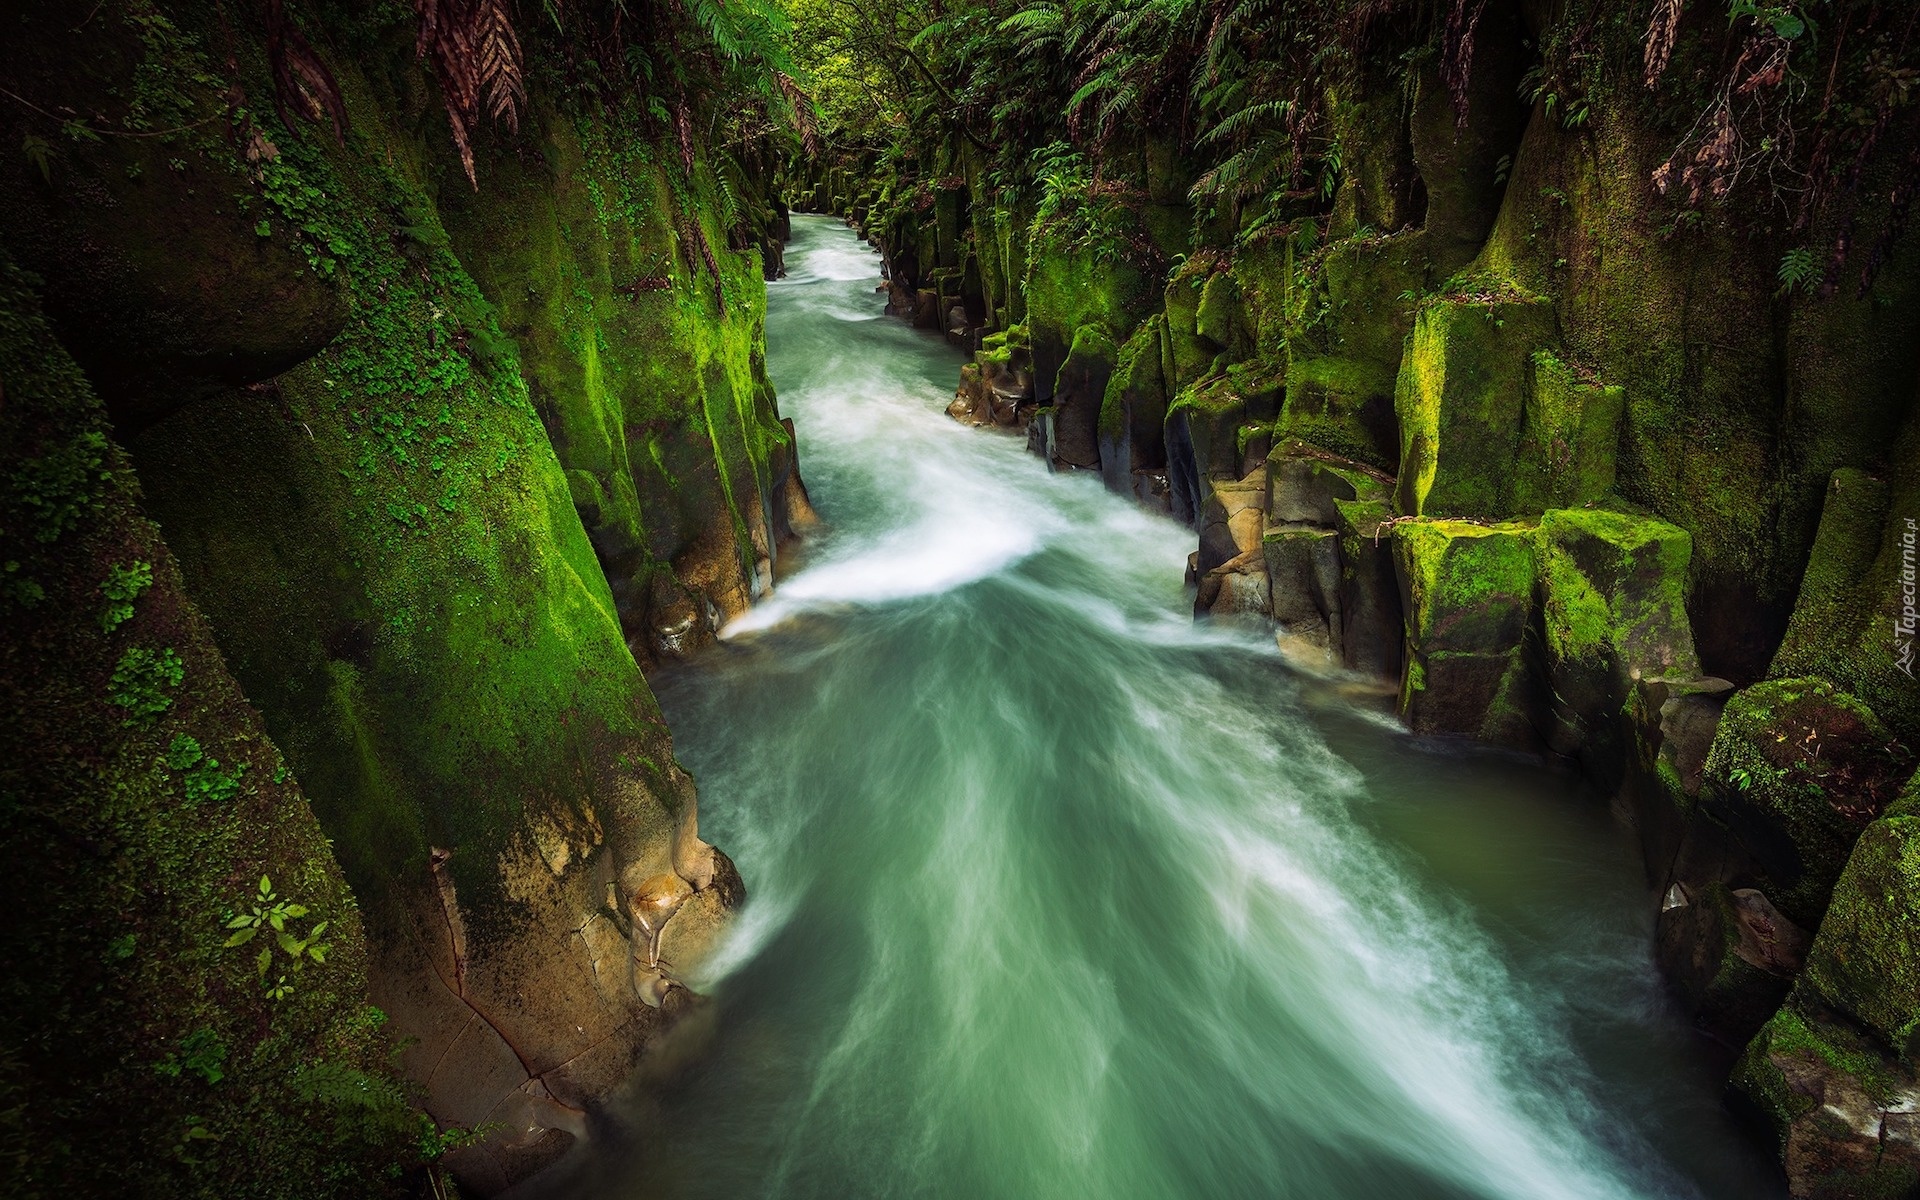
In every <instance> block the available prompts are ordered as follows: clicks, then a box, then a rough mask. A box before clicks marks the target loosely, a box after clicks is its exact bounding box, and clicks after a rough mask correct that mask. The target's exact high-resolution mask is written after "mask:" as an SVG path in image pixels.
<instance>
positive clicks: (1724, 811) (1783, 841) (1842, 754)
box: [1702, 677, 1912, 928]
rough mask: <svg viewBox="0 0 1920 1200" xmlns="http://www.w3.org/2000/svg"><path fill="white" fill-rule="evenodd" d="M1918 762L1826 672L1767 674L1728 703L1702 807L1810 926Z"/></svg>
mask: <svg viewBox="0 0 1920 1200" xmlns="http://www.w3.org/2000/svg"><path fill="white" fill-rule="evenodd" d="M1911 769H1912V759H1911V756H1910V755H1909V754H1908V752H1907V751H1906V750H1905V748H1904V747H1902V746H1900V745H1899V744H1898V743H1897V742H1895V741H1894V740H1893V738H1892V737H1891V735H1890V734H1889V733H1888V732H1887V729H1886V727H1885V726H1884V725H1882V724H1881V723H1880V721H1879V719H1878V718H1877V717H1875V716H1874V714H1873V712H1872V710H1870V709H1868V708H1867V706H1866V705H1864V704H1862V703H1860V701H1859V700H1857V699H1855V698H1854V697H1852V696H1850V695H1848V694H1847V693H1845V692H1843V691H1840V690H1839V689H1838V688H1836V687H1834V686H1833V685H1832V684H1830V683H1828V682H1827V681H1825V680H1823V679H1818V678H1811V677H1810V678H1805V679H1776V680H1768V681H1766V682H1763V683H1757V684H1754V685H1753V686H1752V687H1749V688H1745V689H1743V690H1741V691H1739V692H1737V693H1735V695H1734V696H1733V698H1732V699H1731V700H1729V701H1728V702H1727V707H1726V713H1725V715H1724V716H1723V717H1722V719H1721V721H1720V725H1719V729H1718V730H1717V731H1716V733H1715V735H1714V739H1713V747H1712V749H1711V750H1710V751H1709V752H1708V754H1707V762H1706V766H1705V769H1704V777H1705V784H1704V787H1703V789H1702V804H1703V806H1704V808H1705V809H1706V811H1707V813H1708V814H1709V815H1710V816H1712V817H1713V818H1714V819H1716V820H1718V821H1719V822H1720V823H1721V824H1723V825H1724V826H1725V827H1726V828H1727V830H1728V831H1729V832H1730V834H1731V836H1732V837H1733V838H1734V840H1735V841H1737V842H1738V843H1739V845H1740V847H1741V849H1742V850H1743V851H1744V852H1745V853H1746V854H1747V855H1748V856H1750V857H1751V859H1752V862H1753V864H1754V868H1753V869H1754V873H1755V879H1756V880H1757V881H1759V882H1761V884H1762V886H1764V887H1765V889H1766V891H1767V894H1768V896H1769V897H1771V898H1772V900H1773V902H1774V903H1775V904H1777V905H1779V907H1780V910H1781V911H1782V912H1784V913H1786V914H1787V915H1788V916H1789V917H1790V918H1792V919H1793V920H1794V921H1796V922H1798V923H1800V924H1802V925H1805V926H1808V927H1809V928H1811V927H1813V926H1815V925H1817V924H1819V922H1820V918H1821V916H1822V915H1823V914H1824V913H1825V912H1826V908H1827V901H1828V899H1829V897H1830V895H1831V894H1832V891H1833V887H1834V884H1835V882H1836V881H1837V880H1838V879H1839V878H1840V873H1841V870H1842V869H1843V868H1844V867H1845V866H1846V863H1847V856H1848V854H1849V853H1850V852H1851V851H1852V849H1853V844H1854V842H1855V841H1856V840H1857V839H1858V838H1859V836H1860V833H1861V831H1862V830H1863V829H1865V828H1866V827H1867V825H1868V824H1869V823H1870V822H1871V821H1873V820H1874V818H1876V817H1878V816H1879V815H1880V814H1881V812H1882V811H1883V810H1884V809H1885V808H1886V807H1887V805H1888V804H1890V803H1891V802H1892V801H1893V799H1894V797H1895V795H1896V793H1897V792H1898V789H1899V787H1900V785H1901V783H1902V782H1903V781H1904V780H1905V779H1906V778H1907V775H1908V774H1909V773H1910V771H1911Z"/></svg>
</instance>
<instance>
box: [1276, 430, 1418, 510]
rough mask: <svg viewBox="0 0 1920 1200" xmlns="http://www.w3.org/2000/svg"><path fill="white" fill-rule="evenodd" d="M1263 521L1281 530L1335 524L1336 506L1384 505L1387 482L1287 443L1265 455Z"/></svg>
mask: <svg viewBox="0 0 1920 1200" xmlns="http://www.w3.org/2000/svg"><path fill="white" fill-rule="evenodd" d="M1267 480H1268V491H1267V516H1268V518H1269V519H1270V520H1273V521H1275V522H1277V523H1281V524H1307V525H1319V526H1322V527H1325V528H1328V529H1331V528H1334V527H1335V526H1337V525H1338V524H1339V522H1340V512H1339V509H1338V508H1337V507H1335V505H1336V504H1337V502H1339V501H1342V500H1347V501H1357V500H1385V499H1386V498H1387V497H1388V495H1389V494H1390V492H1391V491H1392V481H1391V480H1389V479H1387V478H1386V477H1385V476H1383V475H1381V474H1380V473H1379V472H1377V471H1375V470H1373V469H1372V468H1370V467H1367V466H1365V465H1363V464H1361V463H1357V462H1354V461H1352V460H1351V459H1346V458H1341V457H1340V456H1338V455H1335V454H1329V453H1327V452H1326V451H1324V450H1321V449H1319V448H1318V447H1315V446H1310V445H1308V444H1307V443H1306V442H1303V441H1301V440H1299V439H1298V438H1287V439H1285V440H1283V441H1282V442H1280V444H1278V445H1276V446H1275V447H1274V448H1273V450H1272V451H1271V452H1270V453H1269V454H1268V455H1267Z"/></svg>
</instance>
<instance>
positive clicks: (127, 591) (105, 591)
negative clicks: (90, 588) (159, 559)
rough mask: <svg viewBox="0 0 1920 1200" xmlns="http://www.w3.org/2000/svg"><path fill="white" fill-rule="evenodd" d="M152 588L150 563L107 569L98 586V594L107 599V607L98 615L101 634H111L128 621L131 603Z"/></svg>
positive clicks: (151, 567) (151, 565) (114, 566)
mask: <svg viewBox="0 0 1920 1200" xmlns="http://www.w3.org/2000/svg"><path fill="white" fill-rule="evenodd" d="M152 586H153V564H152V563H146V562H135V563H130V564H128V565H127V566H124V567H123V566H120V565H119V564H117V563H116V564H115V565H113V566H111V567H108V568H107V577H106V579H105V580H104V581H102V582H101V584H100V594H101V595H103V596H105V597H106V598H107V606H106V608H105V609H103V610H102V611H101V613H100V629H101V632H103V633H112V632H113V631H114V630H116V629H118V628H119V627H120V626H121V625H123V624H125V623H126V622H127V621H128V620H130V619H131V618H132V617H133V602H134V601H135V600H138V599H139V598H140V593H142V592H144V591H146V590H147V589H148V588H150V587H152Z"/></svg>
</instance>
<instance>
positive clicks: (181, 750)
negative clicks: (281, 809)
mask: <svg viewBox="0 0 1920 1200" xmlns="http://www.w3.org/2000/svg"><path fill="white" fill-rule="evenodd" d="M165 762H166V764H167V765H168V766H169V767H172V768H173V769H174V770H176V771H183V772H185V773H186V789H187V803H188V804H189V805H192V806H195V807H198V806H199V805H200V804H203V803H205V802H207V801H212V802H214V803H217V804H223V803H225V802H226V801H228V800H231V799H233V798H234V797H235V796H236V795H238V794H239V792H240V777H241V776H242V775H245V774H246V773H247V764H245V763H235V764H234V768H233V774H231V775H228V774H226V773H224V772H222V771H221V770H220V760H219V759H217V758H213V757H211V756H210V755H208V754H207V753H206V751H204V750H202V749H201V748H200V742H199V741H198V739H196V738H194V737H192V736H190V735H188V734H184V733H182V734H179V735H177V736H175V737H174V739H173V744H172V745H170V746H168V747H167V754H166V758H165Z"/></svg>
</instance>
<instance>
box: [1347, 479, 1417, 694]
mask: <svg viewBox="0 0 1920 1200" xmlns="http://www.w3.org/2000/svg"><path fill="white" fill-rule="evenodd" d="M1333 506H1334V509H1335V510H1336V512H1337V513H1338V514H1339V515H1338V519H1337V520H1336V521H1335V522H1334V527H1335V529H1336V530H1337V531H1338V532H1339V535H1340V626H1341V633H1340V637H1341V644H1340V660H1341V662H1342V663H1343V664H1345V666H1346V667H1347V668H1348V669H1349V670H1352V671H1357V672H1359V673H1360V674H1362V675H1367V676H1371V677H1373V678H1375V679H1386V680H1392V681H1394V682H1395V683H1396V684H1397V683H1399V682H1400V678H1401V673H1402V670H1403V667H1404V651H1405V645H1406V638H1405V635H1404V633H1403V626H1404V623H1405V619H1404V617H1403V615H1402V610H1401V607H1400V585H1399V581H1398V579H1397V577H1396V572H1395V570H1394V554H1393V536H1392V528H1393V526H1392V520H1393V509H1392V506H1391V505H1389V504H1388V503H1387V502H1386V501H1384V500H1335V501H1334V502H1333Z"/></svg>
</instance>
